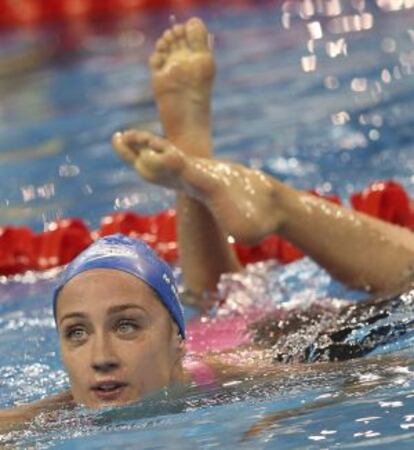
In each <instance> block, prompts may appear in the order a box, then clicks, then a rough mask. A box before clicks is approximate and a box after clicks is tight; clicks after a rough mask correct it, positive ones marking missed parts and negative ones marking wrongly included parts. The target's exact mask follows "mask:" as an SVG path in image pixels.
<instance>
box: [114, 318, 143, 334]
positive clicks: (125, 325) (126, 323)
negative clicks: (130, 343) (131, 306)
mask: <svg viewBox="0 0 414 450" xmlns="http://www.w3.org/2000/svg"><path fill="white" fill-rule="evenodd" d="M138 328H139V327H138V325H137V324H136V323H135V322H132V321H130V320H121V321H120V322H118V323H117V325H116V331H117V332H118V333H119V334H130V333H134V332H135V331H137V330H138Z"/></svg>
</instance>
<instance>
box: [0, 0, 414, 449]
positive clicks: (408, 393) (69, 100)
mask: <svg viewBox="0 0 414 450" xmlns="http://www.w3.org/2000/svg"><path fill="white" fill-rule="evenodd" d="M200 13H201V15H202V17H204V18H205V19H206V21H207V23H208V25H209V27H210V28H211V29H212V31H213V33H214V36H215V46H216V57H217V59H218V70H219V73H218V77H217V86H216V90H215V93H214V98H213V104H214V114H215V121H214V133H215V143H216V148H217V154H218V155H219V156H222V157H225V158H228V159H233V160H239V161H242V162H244V163H247V164H250V165H251V166H253V167H257V168H263V169H265V170H267V171H268V172H270V173H272V174H274V175H277V176H279V177H280V178H281V179H283V180H286V181H288V182H291V183H293V184H294V185H296V186H297V187H299V188H305V189H308V188H318V189H319V190H320V191H321V192H326V193H329V192H332V191H334V192H338V193H339V194H340V195H341V196H342V197H346V198H347V197H348V195H349V194H350V193H352V192H354V191H356V190H359V189H361V187H364V186H366V185H367V183H368V182H369V181H372V179H374V178H389V177H393V178H394V179H396V180H398V181H399V182H401V183H402V184H403V185H404V186H405V188H406V189H407V190H408V192H410V193H411V194H412V195H414V187H413V186H414V177H413V174H414V159H413V158H414V152H413V130H414V128H413V118H414V116H413V111H414V108H413V101H414V94H413V87H414V86H413V66H414V53H413V52H414V47H413V46H414V34H413V33H414V30H413V23H414V22H413V19H414V16H413V14H414V4H413V3H412V2H410V1H407V0H405V1H404V0H398V1H397V0H395V1H391V0H388V1H385V0H384V1H381V0H378V1H376V2H368V1H362V0H352V1H339V0H320V1H319V0H315V1H312V0H305V1H285V2H283V4H282V5H280V4H279V6H275V5H274V4H261V6H259V7H256V8H251V9H250V10H249V9H248V10H226V9H224V8H223V9H221V10H202V11H201V12H200ZM168 14H169V12H164V13H161V14H160V15H153V16H152V15H145V16H139V17H138V16H136V17H134V16H131V17H129V18H128V20H127V21H117V22H115V21H114V22H110V23H86V22H84V23H82V22H78V23H73V24H67V25H66V26H65V28H62V29H58V28H53V29H44V30H32V31H25V32H8V33H3V34H2V36H1V40H0V95H1V98H2V102H1V105H0V205H1V208H2V222H3V223H11V222H13V223H29V224H30V225H31V226H33V227H35V228H37V229H43V228H44V227H45V226H47V224H48V223H49V222H51V221H53V220H54V219H56V218H59V217H67V216H81V217H83V218H85V219H86V220H87V221H88V222H89V223H90V225H91V227H92V228H93V227H96V226H97V224H98V223H99V220H100V218H101V217H102V216H103V215H105V214H107V213H108V212H111V211H113V210H114V209H117V210H118V209H129V208H133V209H135V210H138V211H140V212H143V213H145V212H153V211H154V210H156V209H160V208H164V207H166V206H169V205H171V204H172V202H173V200H174V197H173V195H172V194H171V193H169V192H167V191H165V190H162V189H158V188H153V187H149V186H148V185H146V184H144V183H143V182H141V181H139V180H137V179H136V176H135V174H134V173H133V172H132V171H130V170H129V169H127V168H126V167H124V166H123V164H122V163H121V162H120V161H118V160H117V159H116V157H115V156H114V155H113V154H112V151H111V148H110V143H109V137H110V135H111V133H112V132H113V131H115V130H116V129H118V128H124V127H127V126H130V125H133V126H140V127H144V128H149V129H151V130H155V131H157V130H159V129H160V126H159V122H158V119H157V114H156V111H155V106H154V104H153V101H152V97H151V92H150V87H149V75H148V71H147V68H146V59H147V56H148V54H149V52H150V50H151V48H152V46H153V43H154V39H155V38H156V36H157V35H158V34H159V32H160V29H162V28H163V27H164V26H166V25H167V24H168V23H169V22H168ZM178 19H180V17H178ZM49 275H53V274H49ZM49 278H50V277H49V276H47V275H46V276H44V277H43V279H42V280H39V279H37V278H36V277H35V276H34V275H33V274H28V275H26V276H25V277H23V278H22V277H17V278H16V279H15V281H14V282H10V281H7V280H5V279H3V278H2V279H0V283H1V284H0V292H1V301H0V311H1V316H0V336H1V339H0V355H1V356H0V380H1V384H0V386H1V388H0V404H1V405H3V406H6V405H10V404H12V403H14V402H16V401H22V400H32V399H35V398H39V397H41V396H43V395H44V394H45V393H52V392H58V391H59V390H61V389H62V388H63V387H65V386H67V377H66V375H65V373H64V372H63V370H62V367H61V364H60V361H59V356H58V349H57V342H56V332H55V330H54V324H53V317H52V313H51V308H50V303H49V292H50V287H51V284H50V279H49ZM220 292H221V293H222V295H223V296H224V297H226V298H227V303H226V304H225V307H223V308H222V309H220V310H219V311H215V313H216V314H217V317H218V319H220V320H221V319H224V318H225V317H226V316H228V315H230V316H231V315H234V314H237V313H239V312H240V310H243V309H244V308H246V309H247V308H248V307H249V308H250V307H252V306H255V307H257V306H260V308H261V310H262V311H268V310H270V309H274V308H275V305H276V304H277V305H278V307H279V308H280V310H282V309H283V308H284V309H285V310H286V311H297V310H298V308H302V310H305V311H306V309H307V308H308V309H309V308H310V305H313V306H315V305H318V307H319V308H322V309H323V308H325V310H326V309H327V308H328V305H329V311H330V312H331V316H332V317H335V311H336V310H335V308H337V307H338V305H341V304H342V303H341V302H344V301H349V300H358V299H360V298H361V295H360V293H355V292H348V291H346V290H345V289H344V288H343V286H341V285H338V284H337V283H334V282H333V281H332V280H331V279H330V278H329V277H328V275H327V274H326V273H325V272H323V271H322V270H321V269H319V268H318V267H317V266H316V265H315V264H313V263H311V262H310V261H309V260H306V259H305V260H302V261H299V262H297V263H295V264H293V265H291V266H289V267H285V268H281V267H278V266H277V265H274V264H273V265H272V263H268V264H267V265H266V264H265V265H258V266H255V267H253V266H252V267H250V268H249V269H248V272H247V273H246V274H244V275H243V276H240V277H225V278H223V279H222V281H221V284H220ZM408 306H410V305H407V309H405V310H404V311H403V313H402V314H401V315H400V316H398V317H397V315H398V314H396V315H394V316H393V317H391V319H389V320H390V321H391V322H393V321H394V322H395V321H400V322H402V321H404V320H405V321H406V322H407V323H409V322H410V320H412V311H411V309H410V308H409V307H408ZM187 312H188V313H189V314H190V312H189V311H187ZM397 313H398V311H397ZM210 320H212V321H214V320H217V319H214V318H213V319H210ZM394 322H393V323H394ZM359 332H367V329H365V331H364V330H362V331H361V329H360V330H359ZM352 336H353V337H355V338H357V337H358V336H355V334H354V335H352ZM302 337H303V336H302ZM308 337H309V336H308ZM411 339H412V336H411V333H410V332H407V333H405V334H404V337H401V336H400V337H396V338H395V339H392V340H390V341H389V342H388V343H387V346H381V347H379V348H378V349H377V352H378V354H377V355H373V356H369V357H364V358H362V359H359V360H354V361H348V362H344V363H337V364H308V365H305V366H303V365H302V366H298V365H292V364H290V365H275V367H274V371H273V372H272V371H270V372H268V373H267V375H266V376H259V375H257V376H255V377H254V378H253V379H242V380H241V379H233V380H227V381H226V383H225V384H224V385H223V386H221V387H216V388H212V389H211V390H210V391H207V392H199V391H194V390H189V391H188V392H185V393H180V394H183V395H177V393H175V392H163V393H161V394H159V396H157V397H156V398H152V399H149V400H148V401H147V402H144V403H142V404H139V405H134V406H131V407H128V408H121V409H117V410H109V411H104V412H99V413H96V414H95V413H91V412H89V411H84V410H82V409H79V410H76V411H66V412H62V413H60V415H58V417H56V418H54V420H52V421H51V420H46V417H40V418H38V419H36V420H35V421H34V422H33V423H32V424H31V425H30V426H29V427H28V428H27V429H26V430H24V432H19V433H14V434H13V433H11V434H8V435H6V436H2V437H1V438H0V442H1V443H6V442H8V443H13V444H12V445H17V444H19V445H20V446H21V447H27V446H29V445H30V444H31V443H32V442H33V441H36V446H37V448H48V447H51V446H53V445H59V447H60V448H70V449H74V448H105V447H106V446H107V445H108V442H110V443H111V444H110V445H111V448H127V447H128V446H131V447H136V445H137V442H138V443H139V446H140V448H153V447H154V445H155V444H154V442H156V445H157V446H160V447H168V448H180V449H186V448H197V447H202V448H208V447H217V446H219V447H222V448H225V447H233V448H234V447H235V446H236V445H237V446H238V447H241V448H243V447H245V448H251V447H252V445H255V446H258V447H260V448H272V447H274V446H280V447H282V448H295V449H296V448H301V447H302V448H331V447H335V446H338V447H340V448H347V447H355V446H364V445H367V444H368V443H369V444H370V445H372V446H374V447H375V448H381V446H385V445H389V444H390V443H393V442H395V443H396V445H398V448H404V446H407V448H409V447H410V439H412V437H413V435H412V427H413V424H414V411H413V408H412V398H413V396H414V385H413V380H412V373H413V364H412V357H413V355H412V350H411V348H412V343H411ZM287 344H289V345H291V346H292V345H293V346H295V348H296V351H297V350H298V349H303V348H304V346H305V344H304V343H303V341H301V340H300V339H298V341H294V340H291V341H289V342H287ZM11 349H12V351H11ZM252 442H253V444H252Z"/></svg>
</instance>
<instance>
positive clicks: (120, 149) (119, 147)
mask: <svg viewBox="0 0 414 450" xmlns="http://www.w3.org/2000/svg"><path fill="white" fill-rule="evenodd" d="M112 145H113V147H114V148H115V150H116V151H117V153H118V155H119V156H120V157H121V158H122V159H123V160H124V161H126V162H127V163H129V164H133V163H134V161H135V152H134V151H133V150H132V149H131V148H130V147H128V145H126V144H125V142H124V139H123V134H122V133H120V132H117V133H115V134H114V135H113V136H112Z"/></svg>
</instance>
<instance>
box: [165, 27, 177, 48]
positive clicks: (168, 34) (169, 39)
mask: <svg viewBox="0 0 414 450" xmlns="http://www.w3.org/2000/svg"><path fill="white" fill-rule="evenodd" d="M162 39H163V41H165V43H166V44H167V45H171V44H172V42H173V41H174V40H175V37H174V34H173V32H172V31H171V30H167V31H164V34H163V35H162Z"/></svg>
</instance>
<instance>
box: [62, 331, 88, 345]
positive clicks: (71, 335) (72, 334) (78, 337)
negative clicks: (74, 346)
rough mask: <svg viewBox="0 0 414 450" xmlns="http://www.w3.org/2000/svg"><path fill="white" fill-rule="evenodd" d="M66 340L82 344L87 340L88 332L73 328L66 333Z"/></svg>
mask: <svg viewBox="0 0 414 450" xmlns="http://www.w3.org/2000/svg"><path fill="white" fill-rule="evenodd" d="M65 337H66V339H69V340H70V341H72V342H82V341H84V340H85V339H86V337H87V333H86V330H85V329H84V328H82V327H71V328H69V329H67V330H66V331H65Z"/></svg>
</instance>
